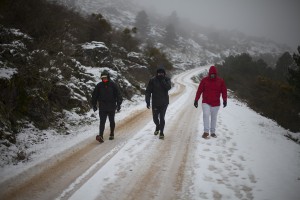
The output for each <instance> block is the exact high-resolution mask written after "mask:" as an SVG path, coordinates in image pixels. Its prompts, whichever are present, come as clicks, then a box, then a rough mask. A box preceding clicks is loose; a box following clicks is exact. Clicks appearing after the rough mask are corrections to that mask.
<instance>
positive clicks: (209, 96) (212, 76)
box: [194, 66, 227, 139]
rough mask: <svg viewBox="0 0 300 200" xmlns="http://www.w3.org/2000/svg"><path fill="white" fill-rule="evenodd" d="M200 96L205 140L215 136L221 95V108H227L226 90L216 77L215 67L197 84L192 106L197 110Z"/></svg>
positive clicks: (223, 83) (222, 82) (222, 81)
mask: <svg viewBox="0 0 300 200" xmlns="http://www.w3.org/2000/svg"><path fill="white" fill-rule="evenodd" d="M201 95H202V109H203V124H204V133H203V135H202V137H203V138H205V139H207V138H208V136H209V133H210V135H211V137H217V136H216V124H217V114H218V111H219V108H220V96H221V95H222V99H223V107H226V106H227V88H226V85H225V82H224V80H223V79H221V78H220V77H218V76H217V69H216V67H215V66H211V67H210V68H209V73H208V76H207V77H205V78H203V79H202V80H201V82H200V84H199V87H198V90H197V93H196V97H195V101H194V106H195V107H196V108H198V101H199V99H200V96H201Z"/></svg>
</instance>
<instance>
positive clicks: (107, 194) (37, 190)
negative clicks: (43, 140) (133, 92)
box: [0, 68, 300, 200]
mask: <svg viewBox="0 0 300 200" xmlns="http://www.w3.org/2000/svg"><path fill="white" fill-rule="evenodd" d="M204 69H205V68H198V69H193V70H189V71H185V72H184V73H182V74H180V75H177V76H175V77H174V78H173V83H175V86H174V88H173V89H172V92H171V95H170V96H171V101H170V105H169V107H168V110H167V114H166V128H165V139H164V140H159V139H158V136H154V135H153V131H154V124H153V122H152V115H151V110H147V109H145V108H144V107H145V104H144V103H142V105H143V108H142V109H141V106H140V107H139V106H137V109H136V110H133V111H132V112H131V114H130V116H127V117H126V118H124V119H122V120H120V121H118V122H117V127H116V137H115V140H113V141H109V140H108V132H106V133H105V135H104V139H105V142H104V143H103V144H99V143H97V142H96V141H95V140H94V135H93V137H89V138H88V139H87V140H85V141H84V142H82V143H81V144H80V145H77V146H78V148H77V149H73V150H70V151H69V152H68V153H67V154H65V155H61V156H55V157H54V158H51V159H49V161H48V166H47V164H45V163H43V164H41V166H35V167H34V168H33V169H34V170H29V171H28V172H27V173H23V176H22V177H20V176H19V177H17V178H16V179H13V180H9V181H6V182H5V184H6V185H5V186H4V185H3V183H2V184H1V185H0V192H1V193H2V194H1V199H31V200H32V199H57V200H60V199H62V200H63V199H72V200H82V199H88V200H89V199H101V200H102V199H107V200H114V199H142V200H144V199H145V200H148V199H161V200H167V199H259V200H263V199H270V200H276V199H278V200H282V199H285V200H296V199H297V200H298V199H300V193H299V189H300V146H299V145H298V144H296V143H294V142H292V141H290V140H287V139H286V138H285V137H284V136H283V133H284V132H285V130H284V129H283V128H281V127H279V126H277V125H276V124H275V123H274V122H273V121H271V120H269V119H266V118H264V117H262V116H260V115H258V114H257V113H255V112H254V111H252V110H251V109H249V108H247V107H246V106H245V105H244V104H242V103H240V102H238V101H237V100H235V99H234V98H229V100H228V107H226V108H225V109H223V108H221V109H220V111H219V116H218V124H217V135H218V138H211V139H209V140H204V139H202V138H201V135H202V129H203V123H202V110H201V106H200V107H199V108H198V109H196V108H194V107H193V100H194V97H195V92H196V88H197V84H194V83H192V81H191V79H190V77H192V76H193V75H195V74H198V73H199V72H201V71H203V70H204ZM138 108H139V109H138ZM107 131H108V129H107ZM46 163H47V162H46ZM45 166H46V167H45Z"/></svg>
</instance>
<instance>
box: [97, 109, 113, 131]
mask: <svg viewBox="0 0 300 200" xmlns="http://www.w3.org/2000/svg"><path fill="white" fill-rule="evenodd" d="M99 116H100V127H99V135H100V136H102V137H103V132H104V129H105V123H106V119H107V116H108V119H109V123H110V134H111V135H114V131H115V126H116V124H115V111H99Z"/></svg>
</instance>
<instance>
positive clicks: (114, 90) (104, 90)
mask: <svg viewBox="0 0 300 200" xmlns="http://www.w3.org/2000/svg"><path fill="white" fill-rule="evenodd" d="M101 80H102V81H101V82H100V83H98V84H97V85H96V87H95V89H94V91H93V94H92V106H93V110H94V112H95V111H96V110H97V109H98V108H97V105H98V106H99V116H100V127H99V135H97V136H96V140H97V141H99V142H100V143H102V142H104V140H103V132H104V128H105V123H106V119H107V117H108V119H109V122H110V135H109V139H110V140H113V139H114V130H115V112H116V111H118V112H119V111H120V109H121V104H122V100H123V99H122V96H121V94H120V91H119V88H118V86H117V84H116V83H114V82H113V81H112V80H110V76H109V73H108V71H106V70H104V71H103V72H102V73H101Z"/></svg>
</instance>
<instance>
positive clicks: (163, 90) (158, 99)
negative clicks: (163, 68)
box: [146, 76, 171, 107]
mask: <svg viewBox="0 0 300 200" xmlns="http://www.w3.org/2000/svg"><path fill="white" fill-rule="evenodd" d="M170 89H171V80H170V78H168V77H165V76H163V77H159V76H155V77H153V78H151V79H150V81H149V83H148V85H147V89H146V103H147V104H149V105H150V99H151V96H152V107H158V106H166V105H168V104H169V94H168V91H169V90H170Z"/></svg>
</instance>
